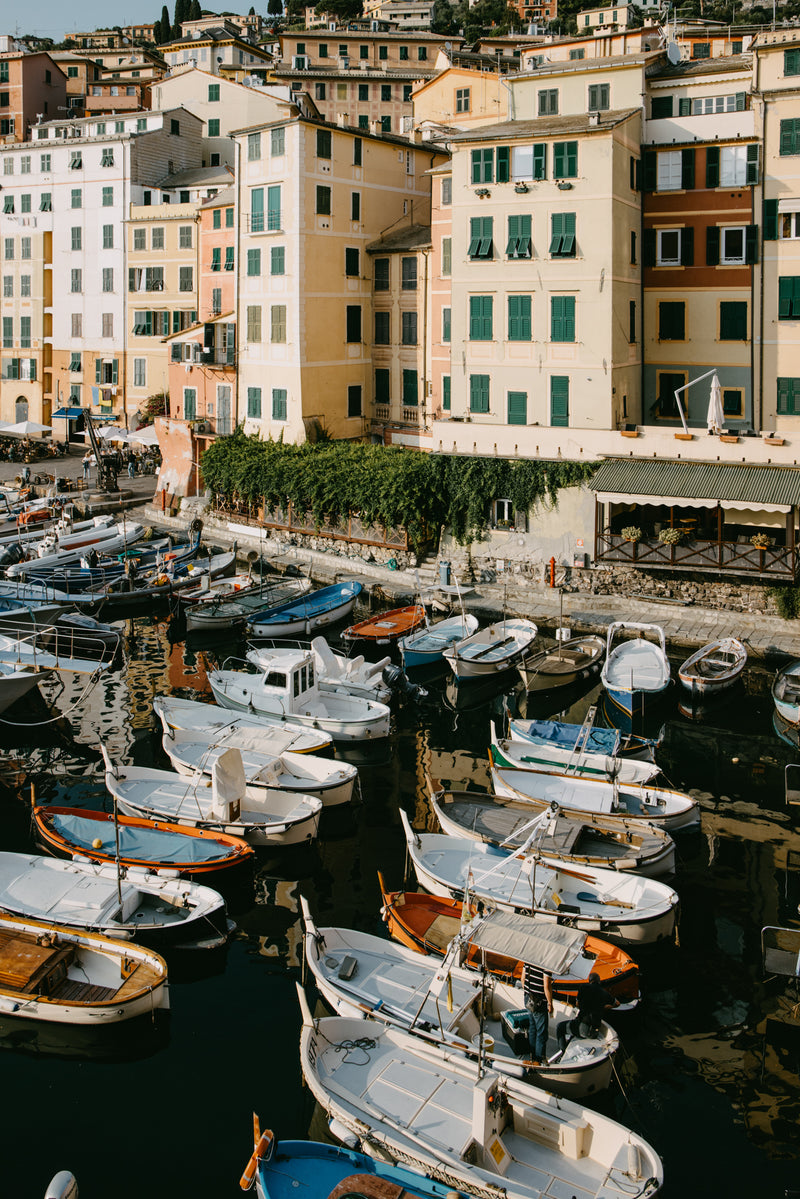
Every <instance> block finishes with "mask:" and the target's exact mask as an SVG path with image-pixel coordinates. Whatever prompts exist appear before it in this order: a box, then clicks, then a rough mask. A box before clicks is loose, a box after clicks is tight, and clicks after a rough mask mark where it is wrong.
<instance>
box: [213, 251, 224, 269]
mask: <svg viewBox="0 0 800 1199" xmlns="http://www.w3.org/2000/svg"><path fill="white" fill-rule="evenodd" d="M211 269H212V271H221V270H222V247H221V246H212V248H211Z"/></svg>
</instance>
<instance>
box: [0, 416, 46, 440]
mask: <svg viewBox="0 0 800 1199" xmlns="http://www.w3.org/2000/svg"><path fill="white" fill-rule="evenodd" d="M52 431H53V429H52V426H51V425H40V424H39V423H38V422H37V421H35V420H20V421H17V423H16V424H15V425H5V426H4V427H3V428H2V429H0V432H2V433H3V435H6V434H10V435H11V436H12V437H30V436H31V434H32V433H52Z"/></svg>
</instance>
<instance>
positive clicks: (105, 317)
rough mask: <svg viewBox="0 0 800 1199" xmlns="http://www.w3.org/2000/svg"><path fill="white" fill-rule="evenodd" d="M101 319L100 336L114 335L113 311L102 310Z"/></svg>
mask: <svg viewBox="0 0 800 1199" xmlns="http://www.w3.org/2000/svg"><path fill="white" fill-rule="evenodd" d="M101 319H102V329H103V332H102V334H101V336H102V337H113V336H114V313H113V312H104V313H103V314H102V317H101Z"/></svg>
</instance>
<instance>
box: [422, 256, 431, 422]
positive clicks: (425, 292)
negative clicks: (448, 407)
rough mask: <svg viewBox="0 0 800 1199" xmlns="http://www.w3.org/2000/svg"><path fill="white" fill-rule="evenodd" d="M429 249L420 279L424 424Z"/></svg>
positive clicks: (426, 375) (426, 377)
mask: <svg viewBox="0 0 800 1199" xmlns="http://www.w3.org/2000/svg"><path fill="white" fill-rule="evenodd" d="M429 255H430V251H429V250H423V251H422V259H423V262H424V264H425V266H424V272H423V279H422V403H423V406H424V411H425V424H426V425H427V423H428V409H427V403H428V262H429Z"/></svg>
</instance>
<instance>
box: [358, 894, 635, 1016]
mask: <svg viewBox="0 0 800 1199" xmlns="http://www.w3.org/2000/svg"><path fill="white" fill-rule="evenodd" d="M378 882H379V884H380V888H381V898H382V900H383V907H382V908H381V915H382V917H383V920H384V923H385V924H386V926H387V928H388V929H389V932H390V934H391V935H392V937H394V939H395V940H396V941H399V942H400V943H401V944H402V945H407V946H408V947H409V948H411V949H416V950H417V951H418V952H419V953H431V954H434V955H437V956H438V957H444V954H445V952H446V951H447V947H448V946H449V944H450V942H451V941H452V939H453V937H454V936H455V935H456V934H457V933H458V932H460V931H461V901H460V900H456V899H449V898H447V899H445V898H441V897H440V896H438V895H428V894H427V893H425V892H424V891H387V890H386V885H385V883H384V880H383V875H382V874H381V873H380V871H379V872H378ZM470 911H471V913H472V915H475V914H476V912H477V909H476V907H474V906H472V907H471V908H470ZM481 957H482V953H481V950H480V949H478V948H476V947H473V946H470V948H469V949H468V951H467V958H466V961H467V964H468V965H471V966H479V965H480V964H481ZM485 958H486V961H485V964H486V968H487V970H489V971H490V973H492V974H496V975H497V976H498V978H502V979H503V980H504V981H507V982H508V981H516V982H518V981H520V980H521V979H522V972H523V963H522V962H519V961H516V960H515V959H513V958H509V957H505V956H503V955H502V954H499V953H497V954H493V953H487V954H486V955H485ZM583 959H585V962H584V963H583V965H584V966H585V978H584V979H583V981H585V980H586V979H588V977H589V974H590V973H591V972H594V973H596V974H599V975H600V985H601V986H602V987H604V988H605V989H606V990H607V991H608V992H609V993H610V994H611V995H613V996H614V997H615V998H616V999H618V1000H619V1002H620V1003H635V1002H636V1001H637V1000H638V999H639V967H638V966H637V965H636V963H635V962H634V961H633V959H632V958H631V957H629V955H628V954H627V953H625V952H624V951H623V950H621V949H618V948H617V946H616V945H610V944H609V943H608V942H607V941H603V940H601V939H600V938H599V937H592V936H588V935H587V937H586V941H585V943H584V947H583V951H582V953H581V960H583ZM575 964H576V963H573V968H574V966H575ZM552 987H553V994H554V996H555V997H556V998H557V999H563V1000H564V1001H565V1002H568V1003H574V1002H575V1000H576V999H577V997H578V989H579V987H580V980H579V979H577V978H576V977H575V976H574V974H573V975H572V976H570V977H569V978H557V977H556V978H553V979H552Z"/></svg>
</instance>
